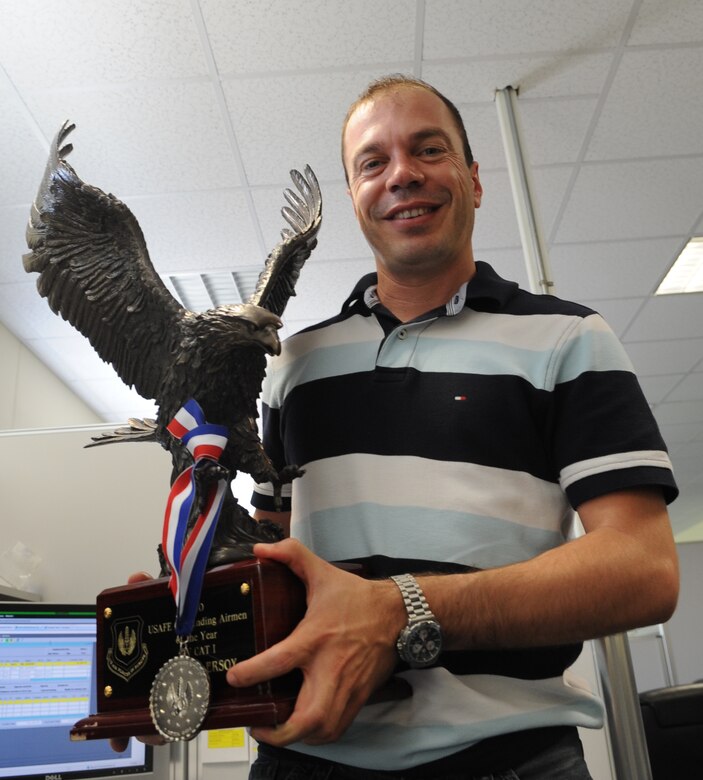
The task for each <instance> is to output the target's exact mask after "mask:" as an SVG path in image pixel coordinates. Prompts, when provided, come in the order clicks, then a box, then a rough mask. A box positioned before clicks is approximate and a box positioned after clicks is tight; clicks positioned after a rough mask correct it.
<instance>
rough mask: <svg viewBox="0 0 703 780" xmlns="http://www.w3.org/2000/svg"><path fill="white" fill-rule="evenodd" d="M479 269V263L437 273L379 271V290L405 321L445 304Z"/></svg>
mask: <svg viewBox="0 0 703 780" xmlns="http://www.w3.org/2000/svg"><path fill="white" fill-rule="evenodd" d="M475 273H476V266H475V265H473V266H472V267H471V268H470V269H466V268H464V269H457V270H456V271H455V272H454V273H446V274H442V275H441V276H439V277H437V276H435V277H430V278H424V277H418V276H412V275H408V276H405V277H403V278H398V277H397V276H391V275H390V274H388V273H385V272H384V270H383V269H380V268H379V271H378V287H377V288H376V293H377V295H378V298H379V300H380V301H381V303H382V304H383V305H384V306H385V307H386V308H387V309H388V310H389V311H390V312H392V313H393V314H394V315H395V316H396V317H397V318H398V319H399V320H400V321H401V322H409V321H410V320H414V319H415V318H416V317H419V316H420V315H421V314H425V313H426V312H428V311H431V310H432V309H436V308H437V307H439V306H444V304H445V303H447V301H449V300H450V299H451V297H452V296H453V295H454V293H455V292H456V291H457V290H458V289H459V288H460V287H461V285H462V284H464V282H467V281H468V280H469V279H471V277H472V276H473V275H474V274H475Z"/></svg>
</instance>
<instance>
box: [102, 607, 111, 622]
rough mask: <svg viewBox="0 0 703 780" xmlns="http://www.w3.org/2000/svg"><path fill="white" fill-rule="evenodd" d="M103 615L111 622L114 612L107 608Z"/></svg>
mask: <svg viewBox="0 0 703 780" xmlns="http://www.w3.org/2000/svg"><path fill="white" fill-rule="evenodd" d="M103 615H104V616H105V617H106V618H107V619H108V620H109V619H110V618H111V617H112V610H111V609H110V607H105V609H104V610H103Z"/></svg>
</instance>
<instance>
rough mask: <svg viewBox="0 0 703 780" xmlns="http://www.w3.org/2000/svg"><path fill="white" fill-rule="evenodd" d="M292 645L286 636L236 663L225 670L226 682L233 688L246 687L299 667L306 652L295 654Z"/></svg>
mask: <svg viewBox="0 0 703 780" xmlns="http://www.w3.org/2000/svg"><path fill="white" fill-rule="evenodd" d="M291 636H292V635H291ZM294 647H295V645H293V644H292V643H291V641H290V637H288V638H287V639H284V640H283V641H281V642H279V643H278V644H275V645H273V646H272V647H269V648H268V649H267V650H262V652H260V653H258V654H257V655H254V656H252V657H251V658H247V660H246V661H240V662H239V663H236V664H235V665H234V666H232V667H230V668H229V669H228V670H227V675H226V679H227V683H228V684H229V685H231V686H232V687H234V688H248V687H249V686H251V685H256V684H257V683H260V682H265V681H266V680H272V679H274V678H275V677H280V676H281V675H283V674H286V673H287V672H291V671H293V669H297V668H299V667H300V666H301V665H302V664H303V662H304V659H305V658H306V657H307V654H303V653H300V652H299V653H297V654H296V653H295V652H294Z"/></svg>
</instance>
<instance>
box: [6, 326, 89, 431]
mask: <svg viewBox="0 0 703 780" xmlns="http://www.w3.org/2000/svg"><path fill="white" fill-rule="evenodd" d="M0 366H2V378H1V379H0V430H7V429H18V428H49V427H65V426H71V425H91V424H94V423H99V422H100V418H99V417H98V416H97V415H96V414H95V412H93V410H92V409H90V408H89V407H88V406H87V405H86V404H85V403H84V402H83V401H82V400H81V399H80V398H78V397H77V396H76V395H75V394H74V393H73V392H72V391H71V390H70V389H69V388H68V387H66V385H65V384H64V383H63V382H62V381H61V380H60V379H58V377H56V375H55V374H53V373H52V372H51V370H50V369H48V368H47V367H46V366H45V365H44V364H43V363H42V362H41V361H40V360H39V359H38V358H37V357H36V356H35V355H34V354H33V353H32V352H30V351H29V350H28V349H27V348H26V347H25V346H24V345H23V344H21V343H20V342H19V341H18V340H17V339H16V338H15V337H14V336H13V335H12V333H10V331H9V330H7V328H5V327H4V326H3V325H0Z"/></svg>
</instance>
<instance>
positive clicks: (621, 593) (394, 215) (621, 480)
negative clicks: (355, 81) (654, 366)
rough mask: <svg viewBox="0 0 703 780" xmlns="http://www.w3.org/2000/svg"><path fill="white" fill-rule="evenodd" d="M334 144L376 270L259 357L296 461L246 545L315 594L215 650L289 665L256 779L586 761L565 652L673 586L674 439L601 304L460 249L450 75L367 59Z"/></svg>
mask: <svg viewBox="0 0 703 780" xmlns="http://www.w3.org/2000/svg"><path fill="white" fill-rule="evenodd" d="M342 148H343V162H344V166H345V171H346V175H347V181H348V185H349V194H350V197H351V202H352V204H353V207H354V211H355V214H356V217H357V219H358V222H359V225H360V227H361V230H362V231H363V233H364V235H365V237H366V239H367V241H368V243H369V245H370V246H371V248H372V250H373V253H374V257H375V261H376V262H375V264H376V272H375V273H372V274H368V275H367V276H365V277H364V278H363V279H361V280H360V282H359V283H358V284H357V286H356V287H355V289H354V290H353V291H352V293H351V295H350V296H349V298H348V299H347V300H346V301H345V302H344V304H343V306H342V310H341V312H340V313H339V314H338V315H337V316H336V317H334V318H332V319H330V320H328V321H326V322H324V323H321V324H320V325H318V326H315V327H312V328H309V329H307V330H306V331H303V332H302V333H300V334H297V335H296V336H293V337H292V338H291V339H289V340H288V341H287V342H286V343H285V344H284V347H283V351H282V354H281V355H280V356H279V357H278V358H275V359H273V360H272V362H271V365H270V369H269V372H268V376H267V380H266V385H265V389H264V443H265V446H266V448H267V450H268V452H269V454H270V455H271V456H272V458H273V459H274V461H275V462H276V464H277V465H278V466H279V467H282V466H283V465H284V464H286V463H296V464H298V465H300V466H301V467H303V468H305V472H306V473H305V475H304V476H303V477H302V478H300V479H298V480H297V481H296V482H295V483H294V484H293V485H292V495H291V496H289V497H288V498H287V499H286V500H287V502H288V504H287V507H286V509H287V511H286V512H283V513H278V514H277V515H274V513H273V512H272V511H271V510H272V509H273V498H272V489H271V488H270V486H258V487H257V489H256V492H255V496H254V499H253V502H254V504H255V505H256V506H257V507H258V513H259V514H260V515H262V516H268V517H272V516H274V517H275V518H276V519H278V520H279V521H280V522H282V523H283V524H284V525H285V527H286V528H288V529H289V531H290V536H291V537H292V538H291V539H287V540H284V541H282V542H280V543H278V544H275V545H257V547H256V548H255V552H256V554H257V555H259V556H260V557H262V558H270V559H273V560H277V561H280V562H282V563H284V564H285V565H287V566H289V567H290V568H291V569H292V571H293V572H294V573H295V574H296V575H298V576H299V577H300V578H301V580H302V581H303V582H304V583H305V586H306V589H307V612H306V615H305V617H304V619H303V620H302V621H301V622H300V624H299V625H298V627H297V628H296V630H295V631H294V632H293V633H292V634H291V635H290V636H289V637H288V638H287V639H285V640H283V641H282V642H280V643H279V644H277V645H274V646H273V647H272V648H270V649H268V650H266V651H265V652H263V653H261V654H260V655H258V656H255V657H254V658H252V659H249V660H247V661H244V662H242V663H240V664H237V665H236V666H235V667H233V668H232V669H230V670H229V672H228V676H227V678H228V681H229V683H230V684H231V685H234V686H249V685H253V684H256V683H257V682H260V681H263V680H266V679H270V678H272V677H276V676H278V675H280V674H283V673H285V672H287V671H289V670H291V669H294V668H298V669H301V670H302V673H303V685H302V688H301V691H300V695H299V697H298V700H297V704H296V707H295V710H294V712H293V714H292V715H291V717H290V718H289V720H288V721H287V722H286V723H284V724H282V725H281V726H279V727H278V728H275V729H267V728H259V729H254V730H253V731H252V733H253V734H254V736H255V737H256V738H257V739H258V740H259V741H260V742H261V745H260V750H259V759H258V760H257V762H256V763H255V765H254V767H253V769H252V777H254V778H264V777H266V778H274V777H275V778H286V777H291V778H292V777H298V776H301V773H302V774H305V775H306V776H311V777H320V778H322V777H324V778H352V779H354V778H379V779H380V778H382V777H411V778H414V777H417V778H452V777H457V778H458V777H461V778H480V777H487V776H490V777H496V778H500V777H505V778H513V779H514V778H519V779H520V780H534V779H535V778H550V780H553V779H554V778H588V777H589V774H588V770H587V768H586V766H585V763H584V761H583V756H582V750H581V746H580V742H579V739H578V734H577V731H576V726H579V725H580V726H590V727H598V726H600V725H601V722H602V713H601V707H600V704H599V702H598V701H597V700H596V699H595V697H594V696H592V695H591V694H590V693H589V692H588V691H585V690H583V689H582V688H581V687H580V686H579V684H578V683H577V682H576V681H575V680H573V679H572V677H571V676H570V675H569V672H568V667H569V665H570V664H571V663H572V662H573V660H574V659H575V658H576V657H577V655H578V653H579V651H580V643H581V642H582V641H583V640H585V639H588V638H592V637H598V636H603V635H606V634H609V633H613V632H617V631H622V630H625V629H628V628H632V627H635V626H640V625H647V624H652V623H658V622H662V621H663V620H666V619H667V618H668V617H669V615H670V614H671V613H672V611H673V609H674V606H675V603H676V597H677V592H678V570H677V561H676V553H675V548H674V543H673V538H672V534H671V529H670V525H669V521H668V515H667V510H666V502H667V501H670V500H673V498H674V497H675V495H676V492H677V489H676V485H675V482H674V479H673V475H672V472H671V464H670V461H669V458H668V456H667V453H666V448H665V446H664V443H663V442H662V440H661V437H660V435H659V432H658V430H657V426H656V424H655V422H654V419H653V417H652V415H651V412H650V410H649V407H648V405H647V403H646V400H645V399H644V396H643V394H642V392H641V390H640V388H639V386H638V383H637V380H636V378H635V376H634V374H633V371H632V367H631V365H630V363H629V361H628V359H627V357H626V355H625V353H624V351H623V350H622V347H621V346H620V344H619V343H618V341H617V339H616V338H615V336H614V335H613V333H612V331H611V330H610V329H609V328H608V326H607V325H606V324H605V322H604V321H603V320H602V319H601V318H600V316H599V315H598V314H596V313H595V312H593V311H591V310H590V309H587V308H585V307H583V306H579V305H576V304H573V303H568V302H565V301H561V300H559V299H557V298H554V297H551V296H541V295H532V294H530V293H528V292H525V291H523V290H520V289H519V288H518V286H517V285H516V284H514V283H513V282H508V281H506V280H504V279H502V278H501V277H500V276H498V275H497V274H496V273H495V272H494V271H493V269H492V268H491V267H490V266H488V265H487V264H486V263H483V262H480V261H477V260H476V259H475V258H474V254H473V248H472V243H471V238H472V232H473V226H474V218H475V215H476V210H477V209H478V208H479V206H480V204H481V198H482V194H483V191H482V187H481V182H480V179H479V173H478V164H477V163H476V162H475V161H474V159H473V157H472V153H471V149H470V146H469V143H468V139H467V137H466V132H465V130H464V127H463V124H462V122H461V118H460V116H459V113H458V111H457V110H456V108H455V107H454V106H453V105H452V104H451V103H450V102H449V101H448V100H447V99H446V98H445V97H444V96H442V95H441V94H439V93H438V92H437V91H436V90H434V89H433V88H432V87H430V86H429V85H427V84H425V83H423V82H420V81H417V80H414V79H407V78H405V77H389V78H386V79H382V80H381V81H379V82H375V83H374V84H372V85H371V86H370V87H369V88H368V90H367V91H366V92H365V93H364V94H363V95H362V96H361V97H360V98H359V100H357V101H356V102H355V103H354V104H353V105H352V107H351V109H350V111H349V114H348V116H347V120H346V122H345V125H344V130H343V147H342ZM574 511H578V514H579V516H580V519H581V522H582V523H583V526H584V528H585V530H586V534H585V535H584V536H582V537H580V538H577V539H571V540H569V539H568V531H569V526H570V521H571V520H572V518H573V514H574ZM341 560H354V561H361V562H363V564H364V566H365V568H366V572H367V574H368V577H366V578H362V577H358V576H356V575H354V574H351V573H349V572H347V571H343V570H340V569H339V568H336V567H334V566H332V565H330V563H329V561H341Z"/></svg>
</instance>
